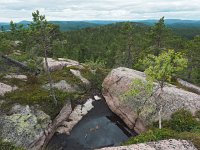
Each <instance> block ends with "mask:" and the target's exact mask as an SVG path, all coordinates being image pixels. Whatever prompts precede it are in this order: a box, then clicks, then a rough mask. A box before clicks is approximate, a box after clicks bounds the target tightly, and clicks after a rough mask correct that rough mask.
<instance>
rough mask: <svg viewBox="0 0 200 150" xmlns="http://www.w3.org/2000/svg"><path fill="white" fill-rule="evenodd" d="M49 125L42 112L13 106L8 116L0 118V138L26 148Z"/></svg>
mask: <svg viewBox="0 0 200 150" xmlns="http://www.w3.org/2000/svg"><path fill="white" fill-rule="evenodd" d="M49 123H51V120H50V117H49V116H48V115H46V114H45V113H44V112H43V111H40V110H35V109H34V108H30V107H29V106H28V105H27V106H21V105H15V106H13V108H12V109H11V111H10V115H4V116H0V128H1V133H0V137H1V138H2V139H4V140H5V141H9V142H12V143H14V144H15V145H17V146H22V147H24V148H28V146H29V145H30V144H31V143H32V142H33V141H35V140H36V139H37V138H38V137H39V136H40V135H41V134H42V133H43V132H44V129H45V128H47V126H48V124H49Z"/></svg>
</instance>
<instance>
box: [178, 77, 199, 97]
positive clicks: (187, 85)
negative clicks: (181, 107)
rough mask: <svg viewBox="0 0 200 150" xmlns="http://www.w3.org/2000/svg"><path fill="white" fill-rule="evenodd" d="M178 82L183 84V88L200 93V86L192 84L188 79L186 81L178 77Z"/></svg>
mask: <svg viewBox="0 0 200 150" xmlns="http://www.w3.org/2000/svg"><path fill="white" fill-rule="evenodd" d="M177 82H178V84H179V85H181V86H182V87H183V88H186V89H187V90H189V91H191V92H194V93H196V94H200V87H198V86H196V85H194V84H191V83H189V82H187V81H184V80H182V79H180V78H178V79H177Z"/></svg>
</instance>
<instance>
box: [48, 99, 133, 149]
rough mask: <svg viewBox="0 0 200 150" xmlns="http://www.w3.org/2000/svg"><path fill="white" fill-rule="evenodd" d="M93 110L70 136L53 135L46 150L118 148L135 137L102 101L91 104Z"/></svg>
mask: <svg viewBox="0 0 200 150" xmlns="http://www.w3.org/2000/svg"><path fill="white" fill-rule="evenodd" d="M93 105H94V108H93V109H92V110H91V111H90V112H89V113H88V114H87V115H86V116H84V117H83V118H82V120H81V121H80V122H79V123H78V124H77V125H76V126H75V127H74V128H73V130H72V131H71V134H70V135H66V134H55V135H54V136H53V138H52V140H51V141H50V143H49V145H48V147H47V149H48V150H92V149H95V148H102V147H106V146H118V145H120V143H122V142H124V141H126V140H127V139H128V138H129V137H130V136H133V135H136V134H135V133H134V132H133V131H131V130H129V129H128V128H127V126H126V125H125V124H124V123H123V121H122V120H121V119H120V118H119V117H117V116H116V115H115V114H113V113H112V112H111V111H110V109H109V108H108V106H107V105H106V103H105V101H104V100H100V101H95V102H93Z"/></svg>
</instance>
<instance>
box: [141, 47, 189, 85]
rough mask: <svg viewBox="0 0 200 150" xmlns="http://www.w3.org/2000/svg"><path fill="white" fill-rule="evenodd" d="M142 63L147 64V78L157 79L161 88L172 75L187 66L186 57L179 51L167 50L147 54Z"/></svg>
mask: <svg viewBox="0 0 200 150" xmlns="http://www.w3.org/2000/svg"><path fill="white" fill-rule="evenodd" d="M143 63H144V64H145V65H146V66H148V68H147V69H146V70H145V74H146V75H147V79H148V80H152V81H157V82H158V83H159V86H160V87H161V88H163V86H164V83H165V82H170V81H171V79H172V76H173V75H175V74H176V73H178V72H179V71H182V70H183V69H184V68H185V67H186V66H187V59H186V58H184V57H183V56H182V54H181V53H180V52H174V50H168V52H163V53H161V54H160V55H159V56H154V55H148V57H147V58H146V59H144V61H143Z"/></svg>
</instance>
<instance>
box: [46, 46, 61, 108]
mask: <svg viewBox="0 0 200 150" xmlns="http://www.w3.org/2000/svg"><path fill="white" fill-rule="evenodd" d="M44 51H45V65H46V68H47V69H46V73H47V76H48V80H49V86H50V95H51V97H52V98H53V102H54V104H55V105H56V106H57V104H58V102H57V99H56V96H55V91H54V89H53V81H52V78H51V74H50V71H49V65H48V61H47V50H46V48H45V49H44Z"/></svg>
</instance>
